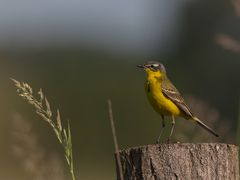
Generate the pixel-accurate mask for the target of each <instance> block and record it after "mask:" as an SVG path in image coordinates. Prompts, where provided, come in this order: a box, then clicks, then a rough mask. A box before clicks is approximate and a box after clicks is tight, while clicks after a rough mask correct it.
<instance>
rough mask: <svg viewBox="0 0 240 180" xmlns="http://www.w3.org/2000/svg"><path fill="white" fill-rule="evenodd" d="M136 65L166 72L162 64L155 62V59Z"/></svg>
mask: <svg viewBox="0 0 240 180" xmlns="http://www.w3.org/2000/svg"><path fill="white" fill-rule="evenodd" d="M137 67H139V68H144V69H150V70H152V71H160V72H164V73H166V69H165V67H164V66H163V64H161V63H160V62H157V61H149V62H147V63H145V64H143V65H138V66H137Z"/></svg>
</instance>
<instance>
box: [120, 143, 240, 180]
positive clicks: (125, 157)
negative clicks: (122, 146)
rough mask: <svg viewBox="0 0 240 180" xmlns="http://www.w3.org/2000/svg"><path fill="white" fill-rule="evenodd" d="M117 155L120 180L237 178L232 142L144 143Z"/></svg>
mask: <svg viewBox="0 0 240 180" xmlns="http://www.w3.org/2000/svg"><path fill="white" fill-rule="evenodd" d="M119 156H120V159H121V164H122V172H123V177H124V180H239V159H238V147H237V146H235V145H229V144H221V143H199V144H191V143H184V144H182V143H176V144H159V145H147V146H141V147H134V148H129V149H126V150H121V151H120V152H119ZM117 179H118V180H121V179H120V176H119V169H118V166H117Z"/></svg>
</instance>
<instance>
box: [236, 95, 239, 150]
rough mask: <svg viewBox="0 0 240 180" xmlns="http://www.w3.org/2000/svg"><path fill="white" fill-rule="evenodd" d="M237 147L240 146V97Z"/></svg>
mask: <svg viewBox="0 0 240 180" xmlns="http://www.w3.org/2000/svg"><path fill="white" fill-rule="evenodd" d="M236 140H237V145H238V146H239V145H240V96H239V100H238V122H237V138H236Z"/></svg>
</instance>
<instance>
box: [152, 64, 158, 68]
mask: <svg viewBox="0 0 240 180" xmlns="http://www.w3.org/2000/svg"><path fill="white" fill-rule="evenodd" d="M158 66H159V65H158V64H152V65H151V67H153V68H155V67H158Z"/></svg>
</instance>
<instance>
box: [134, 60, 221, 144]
mask: <svg viewBox="0 0 240 180" xmlns="http://www.w3.org/2000/svg"><path fill="white" fill-rule="evenodd" d="M138 67H140V68H143V69H144V70H145V71H146V73H147V80H146V83H145V90H146V94H147V98H148V100H149V102H150V104H151V105H152V107H153V109H154V110H155V111H157V112H158V113H159V114H160V115H161V117H162V128H163V129H164V127H165V121H164V116H171V117H172V128H171V132H170V135H169V138H168V141H170V138H171V136H172V133H173V130H174V125H175V117H183V118H185V119H187V120H193V122H196V123H197V124H199V125H200V126H201V127H203V128H204V129H205V130H207V131H208V132H210V133H212V134H213V135H215V136H216V137H219V135H218V134H217V133H215V132H214V131H213V130H212V129H211V128H210V127H208V126H207V125H205V124H204V123H203V122H202V121H200V120H199V119H198V118H197V117H196V116H194V114H193V113H192V112H191V110H190V108H189V107H188V106H187V105H186V103H185V102H184V99H183V98H182V96H181V94H180V93H179V91H178V90H177V89H176V88H175V86H174V85H173V84H172V83H171V81H170V80H169V79H168V77H167V74H166V70H165V67H164V66H163V65H162V64H161V63H159V62H148V63H146V64H144V65H138ZM162 132H163V130H162V131H161V133H160V135H159V137H158V140H157V142H158V143H159V140H160V137H161V135H162Z"/></svg>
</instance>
